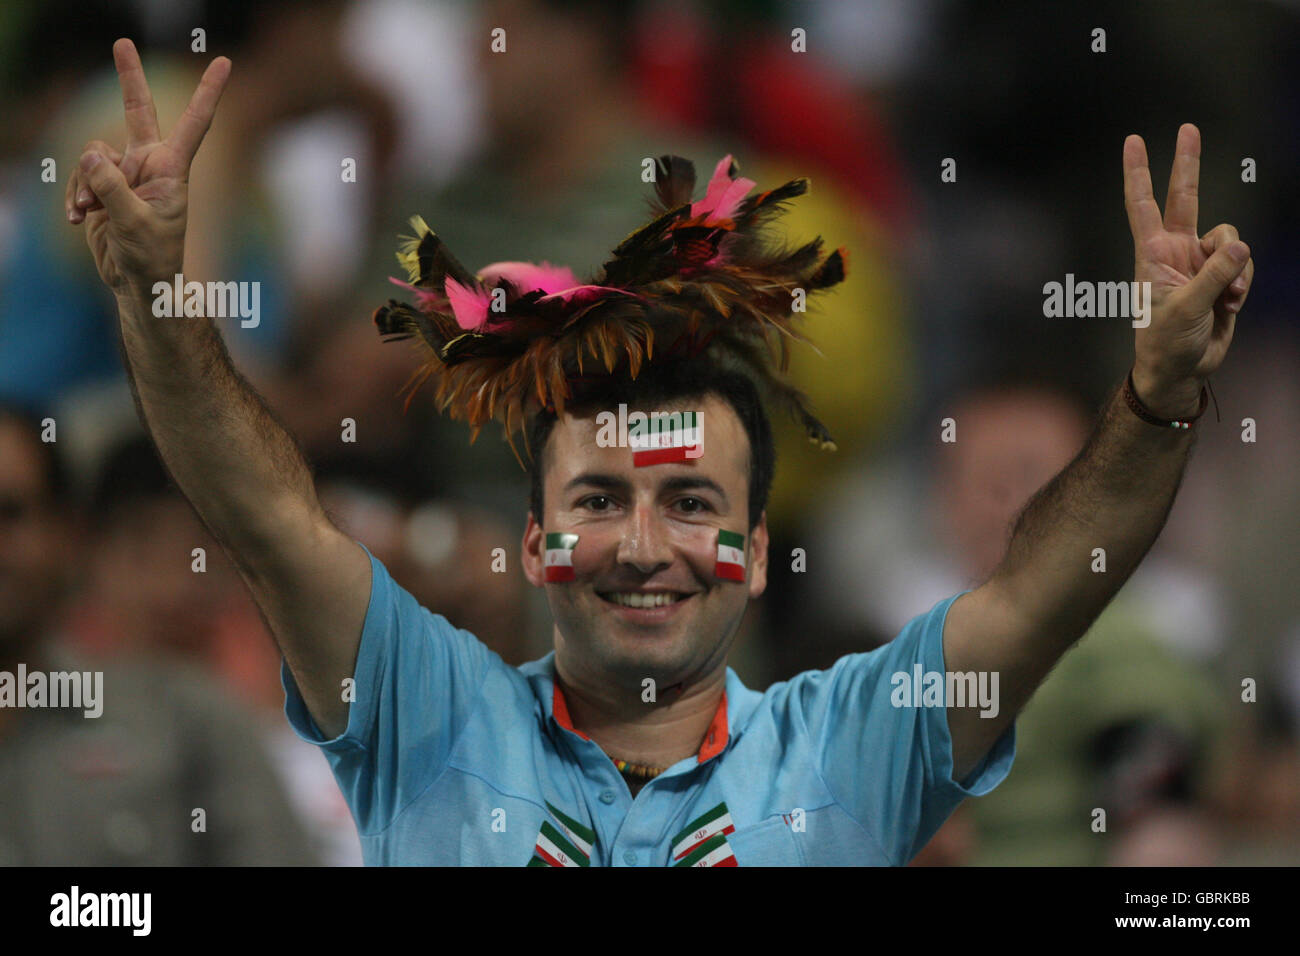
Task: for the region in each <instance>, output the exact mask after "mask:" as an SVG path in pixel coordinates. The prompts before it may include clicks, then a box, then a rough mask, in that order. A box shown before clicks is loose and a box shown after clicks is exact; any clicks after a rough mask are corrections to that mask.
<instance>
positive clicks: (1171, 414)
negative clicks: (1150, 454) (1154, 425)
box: [1133, 365, 1204, 421]
mask: <svg viewBox="0 0 1300 956" xmlns="http://www.w3.org/2000/svg"><path fill="white" fill-rule="evenodd" d="M1203 388H1204V384H1203V383H1202V382H1201V381H1200V380H1199V379H1195V378H1192V379H1181V380H1178V381H1173V382H1170V381H1164V380H1161V379H1160V378H1158V377H1157V376H1155V375H1152V374H1151V373H1150V372H1149V371H1147V370H1146V369H1144V368H1142V367H1141V366H1139V365H1135V366H1133V391H1134V394H1135V395H1136V397H1137V400H1138V401H1139V402H1141V403H1142V405H1143V406H1144V407H1145V408H1146V409H1147V410H1148V411H1149V412H1151V413H1152V414H1153V415H1155V416H1157V417H1158V418H1164V419H1168V420H1171V421H1172V420H1186V419H1189V418H1195V417H1196V415H1197V413H1198V412H1199V411H1200V407H1201V390H1202V389H1203Z"/></svg>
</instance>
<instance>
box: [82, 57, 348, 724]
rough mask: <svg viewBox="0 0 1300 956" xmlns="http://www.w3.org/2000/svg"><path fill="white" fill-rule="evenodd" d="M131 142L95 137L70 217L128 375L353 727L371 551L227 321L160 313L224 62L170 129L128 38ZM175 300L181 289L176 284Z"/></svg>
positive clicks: (253, 585) (193, 498)
mask: <svg viewBox="0 0 1300 956" xmlns="http://www.w3.org/2000/svg"><path fill="white" fill-rule="evenodd" d="M113 57H114V60H115V62H116V64H117V70H118V75H119V78H120V79H121V84H122V101H123V105H124V109H125V113H126V125H127V134H128V139H127V147H126V151H125V152H119V151H118V150H116V149H114V148H113V147H112V146H109V145H108V144H106V143H103V142H98V141H95V142H91V143H89V144H87V146H86V148H85V150H84V151H83V153H82V156H81V160H80V163H79V164H78V168H77V169H76V170H75V171H74V173H73V175H72V176H71V177H70V178H69V183H68V189H67V198H66V208H67V213H68V221H69V222H71V223H73V224H78V223H82V222H84V223H85V228H86V241H87V243H88V244H89V246H90V249H91V252H92V253H93V255H94V259H95V266H96V268H97V269H98V270H99V274H100V277H101V278H102V279H103V280H104V282H105V283H106V284H107V285H108V286H109V288H111V289H112V290H113V293H114V295H115V296H116V298H117V305H118V315H119V319H120V326H121V333H122V345H123V349H124V352H125V360H126V367H127V375H128V377H129V378H130V379H131V387H132V391H133V393H134V395H135V400H136V407H137V409H138V411H139V414H140V418H141V421H142V422H143V424H144V426H145V428H146V429H147V430H148V432H149V434H150V435H151V436H152V438H153V441H154V443H155V444H156V445H157V447H158V451H159V454H160V455H161V456H162V459H163V461H164V463H165V464H166V466H167V469H168V471H170V472H171V475H172V477H173V479H174V480H175V481H176V484H177V485H178V486H179V487H180V489H181V491H182V492H184V494H185V496H186V497H187V498H188V499H189V501H190V503H191V504H192V505H193V506H194V509H195V511H196V512H197V513H198V515H199V517H200V518H201V519H202V521H203V523H204V524H205V525H207V527H208V529H209V530H210V531H211V532H212V534H213V536H214V537H215V538H216V539H217V540H218V541H219V542H220V543H221V545H222V547H223V548H225V550H226V552H227V553H228V554H229V555H230V557H231V559H232V560H233V561H234V562H235V564H236V566H237V567H238V568H239V571H240V574H241V575H242V576H243V578H244V580H245V582H247V584H248V586H249V588H250V590H251V591H252V593H253V597H254V598H255V599H256V601H257V604H258V607H259V608H260V609H261V611H262V614H263V616H264V617H265V619H266V622H267V625H268V626H269V627H270V629H271V632H272V633H273V634H274V635H275V639H276V641H277V643H278V644H279V646H280V649H281V651H282V652H283V653H284V655H285V658H286V660H287V661H288V663H289V667H290V669H291V670H292V671H293V674H294V678H295V679H296V681H297V683H298V686H299V689H300V690H301V691H302V695H303V699H304V701H305V702H306V704H307V706H308V709H309V710H310V711H311V714H312V717H313V718H314V719H315V720H316V723H317V725H318V726H319V727H320V728H321V730H322V731H323V732H324V733H325V734H327V735H328V736H331V737H332V736H336V735H338V734H339V733H341V732H342V731H343V729H344V727H345V726H346V723H347V714H348V705H347V704H346V703H345V702H344V700H343V695H342V681H343V679H344V678H346V677H349V676H351V675H352V672H353V668H354V666H355V664H356V657H357V649H358V647H359V645H360V640H361V629H362V625H363V623H364V621H365V615H366V608H367V606H368V602H369V598H370V561H369V559H368V558H367V557H366V554H365V552H364V551H363V550H362V549H361V548H360V547H359V546H358V545H357V544H356V543H355V542H354V541H352V540H351V539H350V538H348V537H347V536H346V535H344V534H343V533H341V532H340V531H338V530H337V529H336V528H335V527H334V526H333V525H332V524H331V523H330V522H329V520H328V519H327V518H326V516H325V514H324V511H323V510H322V509H321V506H320V504H319V502H318V500H317V498H316V491H315V487H314V484H313V481H312V477H311V472H310V471H309V469H308V467H307V464H306V462H305V460H304V459H303V456H302V454H301V452H300V451H299V449H298V446H297V443H296V442H295V441H294V439H293V437H292V436H291V435H290V434H289V433H288V432H287V431H286V430H285V429H284V427H283V426H282V425H281V424H280V423H279V422H278V421H277V420H276V418H275V416H274V415H273V414H272V412H271V411H270V409H269V408H268V407H267V406H266V404H265V403H264V402H263V401H262V399H261V398H260V397H259V396H258V395H257V393H256V392H255V391H253V389H252V388H251V387H250V386H249V384H248V382H247V381H245V380H244V378H243V377H242V376H241V375H240V374H239V372H238V371H236V370H235V368H234V366H233V365H232V364H231V361H230V355H229V353H228V352H227V350H226V347H225V343H224V342H223V341H222V339H221V335H220V334H219V333H218V331H217V329H216V326H215V324H214V323H213V321H212V319H211V318H207V317H205V318H194V317H183V316H184V309H183V308H178V307H177V306H179V305H180V303H174V304H173V305H174V307H173V309H172V311H171V313H170V315H172V316H176V317H174V318H171V317H169V318H159V317H157V316H156V315H155V314H154V309H153V303H154V300H155V298H156V296H155V293H154V291H153V289H154V284H155V283H156V282H164V283H166V284H167V286H168V287H170V286H171V285H172V282H173V278H174V277H175V276H176V275H177V274H182V273H183V265H184V253H185V223H186V202H187V183H188V180H189V171H190V165H191V163H192V161H193V159H194V155H195V153H196V152H197V150H198V148H199V144H200V143H201V142H202V140H203V137H204V135H205V134H206V133H207V130H208V127H209V126H210V125H211V122H212V117H213V115H214V113H215V112H216V108H217V102H218V101H219V100H220V98H221V93H222V90H223V89H224V88H225V84H226V81H227V79H228V78H229V76H230V68H231V65H230V61H229V60H228V59H226V58H225V57H218V58H217V59H215V60H214V61H213V62H212V63H211V64H210V65H209V66H208V69H207V71H206V72H205V73H204V74H203V78H202V80H201V81H200V83H199V86H198V88H197V89H196V90H195V92H194V96H193V97H192V98H191V100H190V103H189V106H188V107H187V108H186V110H185V112H184V114H183V115H182V116H181V118H180V120H179V121H178V122H177V123H176V126H175V128H174V129H173V130H172V132H171V134H170V135H169V136H168V137H167V138H166V139H162V138H161V134H160V133H159V130H158V119H157V115H156V113H155V111H154V105H153V99H152V96H151V95H150V92H149V86H148V84H147V83H146V82H145V76H144V70H143V69H142V67H141V65H140V57H139V55H138V54H137V52H136V49H135V46H134V45H133V44H132V43H131V41H130V40H118V41H117V43H116V44H114V46H113ZM162 294H163V295H170V294H171V293H170V292H164V293H162Z"/></svg>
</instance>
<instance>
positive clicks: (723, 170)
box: [691, 153, 758, 221]
mask: <svg viewBox="0 0 1300 956" xmlns="http://www.w3.org/2000/svg"><path fill="white" fill-rule="evenodd" d="M730 173H731V154H730V153H728V154H727V155H726V156H724V157H722V159H721V160H720V161H719V162H718V165H717V167H716V168H715V169H714V170H713V178H712V179H710V180H709V187H708V189H706V190H705V192H704V198H703V199H701V200H699V201H698V202H696V203H694V204H692V206H691V216H692V218H693V217H695V216H699V215H701V214H702V213H708V214H709V221H712V220H718V219H730V218H731V214H732V213H733V212H735V211H736V207H738V206H739V205H740V203H741V201H742V200H743V199H744V198H745V197H746V196H748V195H749V191H750V190H751V189H753V188H754V187H755V186H756V185H758V184H757V183H756V182H754V180H752V179H745V178H744V177H743V176H741V177H739V178H737V179H732V178H731V175H730Z"/></svg>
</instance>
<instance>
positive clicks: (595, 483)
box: [564, 471, 628, 494]
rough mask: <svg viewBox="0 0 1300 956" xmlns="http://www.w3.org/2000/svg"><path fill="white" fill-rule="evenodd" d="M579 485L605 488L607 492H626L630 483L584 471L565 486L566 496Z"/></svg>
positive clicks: (610, 476) (612, 476)
mask: <svg viewBox="0 0 1300 956" xmlns="http://www.w3.org/2000/svg"><path fill="white" fill-rule="evenodd" d="M579 485H591V486H592V487H593V488H604V489H605V490H606V491H625V490H626V489H627V487H628V483H627V482H626V481H625V480H624V479H622V478H618V477H616V476H615V475H603V474H600V473H598V472H594V471H584V472H583V473H582V474H580V475H579V476H578V477H576V478H574V479H573V480H572V481H570V482H569V483H568V484H567V485H565V486H564V492H565V494H568V493H569V492H570V491H572V490H573V489H574V488H577V487H578V486H579Z"/></svg>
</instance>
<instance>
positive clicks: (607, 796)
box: [600, 790, 614, 803]
mask: <svg viewBox="0 0 1300 956" xmlns="http://www.w3.org/2000/svg"><path fill="white" fill-rule="evenodd" d="M600 802H601V803H613V802H614V791H613V790H602V791H600Z"/></svg>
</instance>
